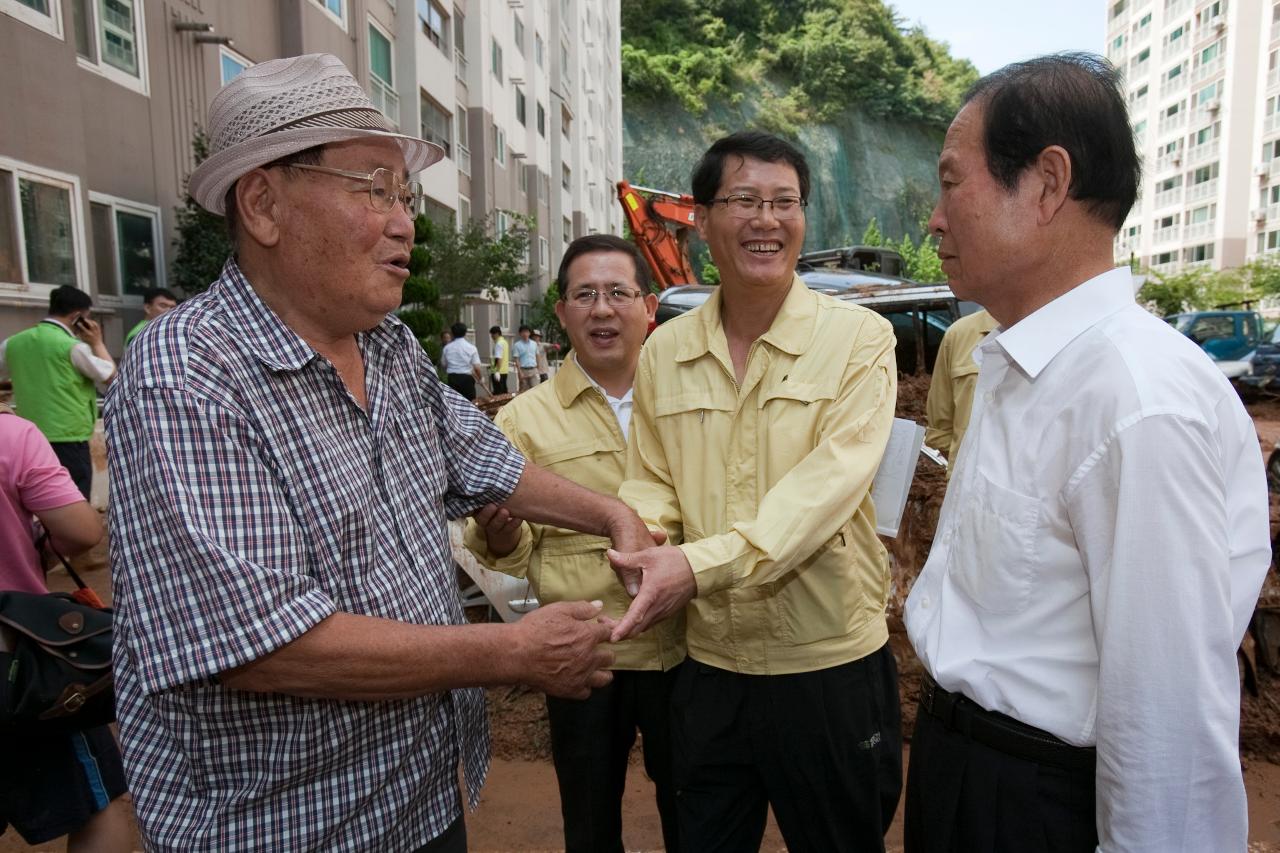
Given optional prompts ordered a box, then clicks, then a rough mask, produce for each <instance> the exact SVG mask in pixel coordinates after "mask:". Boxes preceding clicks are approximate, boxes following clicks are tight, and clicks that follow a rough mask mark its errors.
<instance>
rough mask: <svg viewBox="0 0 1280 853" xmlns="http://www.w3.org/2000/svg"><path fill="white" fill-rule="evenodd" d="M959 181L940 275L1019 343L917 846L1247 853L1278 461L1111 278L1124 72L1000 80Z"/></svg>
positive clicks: (958, 144)
mask: <svg viewBox="0 0 1280 853" xmlns="http://www.w3.org/2000/svg"><path fill="white" fill-rule="evenodd" d="M938 174H939V178H940V181H941V186H942V190H941V196H940V198H939V200H938V203H937V206H936V207H935V209H934V211H933V215H932V217H931V219H930V222H929V227H930V229H931V231H933V233H935V234H936V235H938V236H939V237H940V240H941V243H940V246H939V256H940V257H941V258H942V263H943V270H944V271H945V272H946V274H947V278H948V280H949V281H950V283H951V287H952V288H953V289H954V290H955V292H956V294H957V295H958V296H960V297H961V298H964V299H972V300H975V301H977V302H980V303H982V304H983V305H985V306H986V307H987V309H988V310H989V311H990V312H991V314H992V316H993V317H995V318H996V320H997V321H998V323H999V326H998V327H997V328H996V330H995V331H993V332H992V333H991V334H990V335H988V336H987V338H986V339H985V340H984V341H983V342H982V343H981V344H980V345H979V346H978V347H977V349H975V350H974V353H973V355H974V359H975V361H977V362H978V364H979V374H978V385H977V392H976V394H975V399H974V408H973V414H972V418H971V421H970V424H969V430H968V432H967V433H966V434H965V437H964V441H963V445H962V447H963V452H962V453H961V454H959V456H958V461H959V466H958V468H957V470H956V471H955V473H954V475H953V476H952V479H951V483H950V487H949V489H948V492H947V497H946V500H945V502H944V504H943V508H942V516H941V518H940V519H939V522H938V532H937V537H936V539H935V540H934V544H933V549H932V551H931V553H930V555H929V560H928V562H927V564H926V565H925V568H924V571H923V572H922V573H921V575H920V577H919V579H918V580H917V581H916V584H915V587H914V588H913V589H912V591H911V595H910V598H909V599H908V601H907V612H906V622H907V630H908V633H909V635H910V637H911V642H912V643H913V645H914V646H915V648H916V651H917V653H918V654H919V656H920V659H921V661H922V662H923V664H924V667H925V669H926V671H927V674H926V677H925V679H924V683H923V684H922V688H921V702H920V705H921V708H920V714H919V716H918V718H917V723H916V726H917V728H916V733H915V738H914V740H913V743H912V754H911V767H910V773H909V778H908V782H907V810H906V849H907V851H908V853H932V851H965V853H984V851H1010V853H1012V851H1018V853H1023V851H1029V850H1034V851H1041V850H1044V851H1093V850H1094V849H1095V848H1096V849H1099V850H1102V851H1149V853H1175V851H1215V853H1216V851H1243V850H1244V849H1245V844H1246V837H1247V817H1246V809H1245V792H1244V785H1243V781H1242V778H1241V773H1240V763H1239V755H1238V728H1239V713H1240V703H1239V685H1238V676H1237V670H1236V662H1235V651H1236V647H1237V646H1238V645H1239V643H1240V640H1241V637H1242V635H1243V634H1244V631H1245V628H1246V626H1247V624H1248V619H1249V615H1250V613H1251V611H1252V609H1253V606H1254V602H1255V600H1256V598H1257V594H1258V590H1259V587H1260V586H1261V582H1262V578H1263V575H1264V573H1265V572H1266V568H1267V565H1268V561H1269V559H1270V543H1269V540H1268V531H1267V527H1268V519H1267V494H1266V483H1265V479H1264V475H1263V467H1262V457H1261V453H1260V451H1259V448H1258V440H1257V438H1256V436H1255V433H1254V428H1253V423H1252V421H1251V420H1250V419H1249V416H1248V415H1247V414H1246V413H1245V411H1244V408H1243V407H1242V406H1241V404H1240V401H1239V399H1238V397H1237V396H1236V394H1235V393H1234V391H1233V390H1232V389H1231V387H1230V385H1228V383H1227V381H1226V380H1225V379H1224V378H1223V376H1222V374H1221V373H1220V372H1219V371H1218V370H1217V369H1216V368H1215V367H1214V366H1213V364H1212V363H1211V362H1210V361H1209V360H1208V358H1207V357H1206V356H1205V355H1204V353H1202V352H1201V351H1200V349H1199V348H1198V347H1196V346H1195V345H1194V344H1192V343H1191V342H1190V341H1189V340H1187V339H1186V338H1184V337H1183V336H1182V335H1180V334H1178V333H1177V332H1175V331H1174V330H1173V329H1172V328H1171V327H1170V326H1168V325H1167V324H1165V323H1164V322H1163V321H1161V320H1160V319H1158V318H1156V317H1154V316H1152V315H1151V314H1149V313H1148V312H1146V311H1145V310H1143V309H1142V308H1140V307H1139V306H1138V305H1136V304H1135V303H1134V300H1133V291H1132V288H1131V281H1130V274H1129V270H1128V269H1127V268H1121V269H1113V268H1112V266H1113V265H1112V239H1113V238H1114V236H1115V234H1116V232H1117V231H1118V230H1119V227H1120V225H1121V223H1122V222H1123V221H1124V219H1125V216H1126V215H1127V214H1128V212H1129V209H1130V207H1131V206H1132V205H1133V202H1134V198H1135V196H1136V193H1137V185H1138V183H1137V182H1138V174H1139V165H1138V157H1137V154H1136V152H1135V151H1134V144H1133V134H1132V131H1131V130H1130V127H1129V123H1128V118H1127V115H1126V112H1125V102H1124V99H1123V97H1122V96H1121V94H1120V91H1119V87H1118V82H1117V74H1116V72H1115V70H1114V69H1113V68H1112V67H1111V66H1110V65H1108V64H1107V63H1106V62H1105V61H1104V60H1102V59H1101V58H1098V57H1094V56H1088V55H1057V56H1051V57H1042V58H1039V59H1035V60H1031V61H1029V62H1024V63H1017V64H1014V65H1010V66H1007V67H1006V68H1004V69H1001V70H1000V71H997V72H995V73H994V74H992V75H989V76H988V77H985V78H983V79H982V80H980V81H979V82H978V83H977V84H976V85H975V87H974V88H973V90H972V91H971V92H970V93H969V94H968V95H967V96H966V99H965V105H964V107H963V108H962V109H961V110H960V112H959V114H957V116H956V118H955V120H954V121H953V122H952V124H951V127H950V129H949V130H948V131H947V136H946V141H945V143H944V145H943V149H942V155H941V157H940V158H939V161H938Z"/></svg>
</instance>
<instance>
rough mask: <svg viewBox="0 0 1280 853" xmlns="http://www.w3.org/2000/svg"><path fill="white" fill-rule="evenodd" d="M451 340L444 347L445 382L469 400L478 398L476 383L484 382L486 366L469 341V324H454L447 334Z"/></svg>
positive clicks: (441, 358) (442, 355)
mask: <svg viewBox="0 0 1280 853" xmlns="http://www.w3.org/2000/svg"><path fill="white" fill-rule="evenodd" d="M446 334H449V335H450V336H451V338H452V339H451V340H450V341H449V342H448V343H446V344H445V345H444V350H443V351H441V353H440V361H441V362H442V363H443V364H444V372H445V381H446V382H448V383H449V387H450V388H452V389H453V390H455V391H457V392H458V393H459V394H461V395H462V396H463V397H466V398H467V399H468V400H475V398H476V383H477V382H483V381H484V365H483V363H482V362H481V361H480V353H479V352H478V351H477V350H476V348H475V345H474V344H472V343H471V341H469V340H467V324H466V323H454V324H453V328H452V329H451V330H450V331H449V332H446Z"/></svg>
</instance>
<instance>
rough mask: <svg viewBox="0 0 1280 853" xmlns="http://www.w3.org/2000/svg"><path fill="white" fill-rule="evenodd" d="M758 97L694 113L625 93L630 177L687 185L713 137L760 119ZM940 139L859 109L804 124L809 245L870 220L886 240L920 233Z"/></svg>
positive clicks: (832, 241)
mask: <svg viewBox="0 0 1280 853" xmlns="http://www.w3.org/2000/svg"><path fill="white" fill-rule="evenodd" d="M756 104H757V101H755V100H753V99H752V97H751V96H750V95H749V94H748V95H744V96H743V97H742V98H741V100H740V102H739V103H738V104H725V103H720V104H715V105H713V106H712V107H711V108H710V109H709V110H708V112H707V114H706V115H702V116H695V115H692V114H690V113H688V112H686V111H684V110H682V109H680V108H679V107H678V106H677V105H675V104H654V103H652V102H648V101H638V102H636V101H633V100H632V99H629V100H628V101H627V102H626V103H625V106H624V109H623V151H622V157H623V163H624V171H625V175H626V177H627V179H628V180H630V181H631V182H632V183H636V184H641V185H643V186H649V187H655V188H657V189H664V190H670V191H672V192H688V191H689V174H690V172H691V171H692V169H693V166H694V164H695V163H696V162H697V160H698V157H699V156H701V154H702V152H703V151H704V150H705V149H706V147H707V145H708V144H710V142H711V141H713V140H714V139H716V138H717V137H718V136H721V135H723V134H726V133H730V132H732V131H735V130H740V129H743V128H749V127H754V126H757V122H756V120H755V119H756V116H757V115H758V110H757V109H756ZM942 138H943V133H942V131H940V130H937V129H935V128H932V127H926V126H924V125H917V124H909V123H904V122H897V121H893V120H885V119H869V118H867V117H865V116H863V115H862V114H861V113H859V112H857V111H856V110H849V111H846V112H845V113H842V114H841V115H840V116H839V117H838V118H837V119H836V121H834V122H832V123H829V124H820V125H807V126H804V127H801V128H800V129H799V134H798V140H797V141H798V142H799V144H800V146H801V148H802V149H803V150H804V152H805V155H806V156H807V157H808V159H809V167H810V170H811V171H812V173H813V174H812V191H811V198H810V206H809V210H808V230H807V233H806V239H805V249H806V250H813V249H821V248H829V247H832V246H840V245H849V244H850V243H856V242H857V241H858V239H859V238H860V237H861V236H862V232H863V230H864V229H865V228H866V226H867V223H868V222H869V221H870V220H871V218H872V217H875V219H876V221H877V222H878V223H879V225H880V230H881V231H882V232H883V233H884V234H886V235H887V236H889V237H891V238H895V239H896V238H899V237H901V236H902V235H903V234H910V235H912V236H913V237H918V236H919V230H920V228H919V225H920V220H921V219H923V218H924V217H925V216H927V215H928V211H929V210H930V208H931V207H932V205H933V202H934V199H935V198H936V196H937V191H938V181H937V175H936V167H937V160H938V152H939V151H940V150H941V148H942ZM695 268H697V265H695Z"/></svg>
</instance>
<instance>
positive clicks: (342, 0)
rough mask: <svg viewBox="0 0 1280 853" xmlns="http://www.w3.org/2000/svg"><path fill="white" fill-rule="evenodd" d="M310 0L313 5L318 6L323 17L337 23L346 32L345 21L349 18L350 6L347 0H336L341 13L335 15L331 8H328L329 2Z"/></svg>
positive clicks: (346, 24) (346, 25)
mask: <svg viewBox="0 0 1280 853" xmlns="http://www.w3.org/2000/svg"><path fill="white" fill-rule="evenodd" d="M311 2H312V4H313V5H315V6H317V7H319V9H320V11H321V12H323V13H324V15H325V17H326V18H328V19H329V20H330V21H333V22H334V23H335V24H337V25H338V26H339V27H340V28H341V29H342V31H343V32H344V33H345V32H347V27H348V23H347V22H348V21H349V20H350V18H351V7H350V4H349V3H348V2H347V0H338V6H339V7H340V8H341V9H342V14H341V15H335V14H334V13H333V10H332V9H330V8H329V4H328V3H327V2H326V0H311Z"/></svg>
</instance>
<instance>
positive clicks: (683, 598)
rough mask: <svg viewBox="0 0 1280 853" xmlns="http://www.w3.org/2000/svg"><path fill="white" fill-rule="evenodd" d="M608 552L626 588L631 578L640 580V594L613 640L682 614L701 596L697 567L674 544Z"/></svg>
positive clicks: (619, 624)
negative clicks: (694, 569)
mask: <svg viewBox="0 0 1280 853" xmlns="http://www.w3.org/2000/svg"><path fill="white" fill-rule="evenodd" d="M606 553H607V554H608V556H609V562H610V563H611V564H612V565H613V570H614V571H615V572H617V574H618V578H619V580H621V581H622V583H623V585H624V586H625V585H626V584H627V583H628V579H629V578H634V577H636V576H639V578H640V580H639V591H638V592H637V593H635V594H634V595H635V598H634V600H633V601H632V602H631V606H630V607H628V608H627V612H626V613H625V614H624V615H623V617H622V620H621V621H620V622H618V624H617V625H615V626H614V628H613V634H612V637H611V639H612V640H613V642H615V643H617V642H620V641H622V640H626V639H628V638H630V637H634V636H636V635H637V634H640V633H642V632H644V631H647V630H648V629H649V628H650V627H652V626H653V625H655V624H657V623H658V622H661V621H662V620H663V619H666V618H668V617H670V616H673V615H675V614H676V613H679V612H680V611H681V610H683V609H684V606H685V605H686V604H688V603H689V602H690V601H691V600H692V599H693V597H694V596H695V595H697V594H698V584H697V582H696V581H695V580H694V578H693V568H692V567H691V566H690V565H689V560H688V558H686V557H685V555H684V552H683V551H681V550H680V549H679V548H677V547H675V546H674V545H659V546H657V547H653V548H646V549H645V550H643V551H636V552H633V553H620V552H618V551H617V550H615V549H612V548H611V549H609V551H607V552H606ZM628 592H630V590H628Z"/></svg>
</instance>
